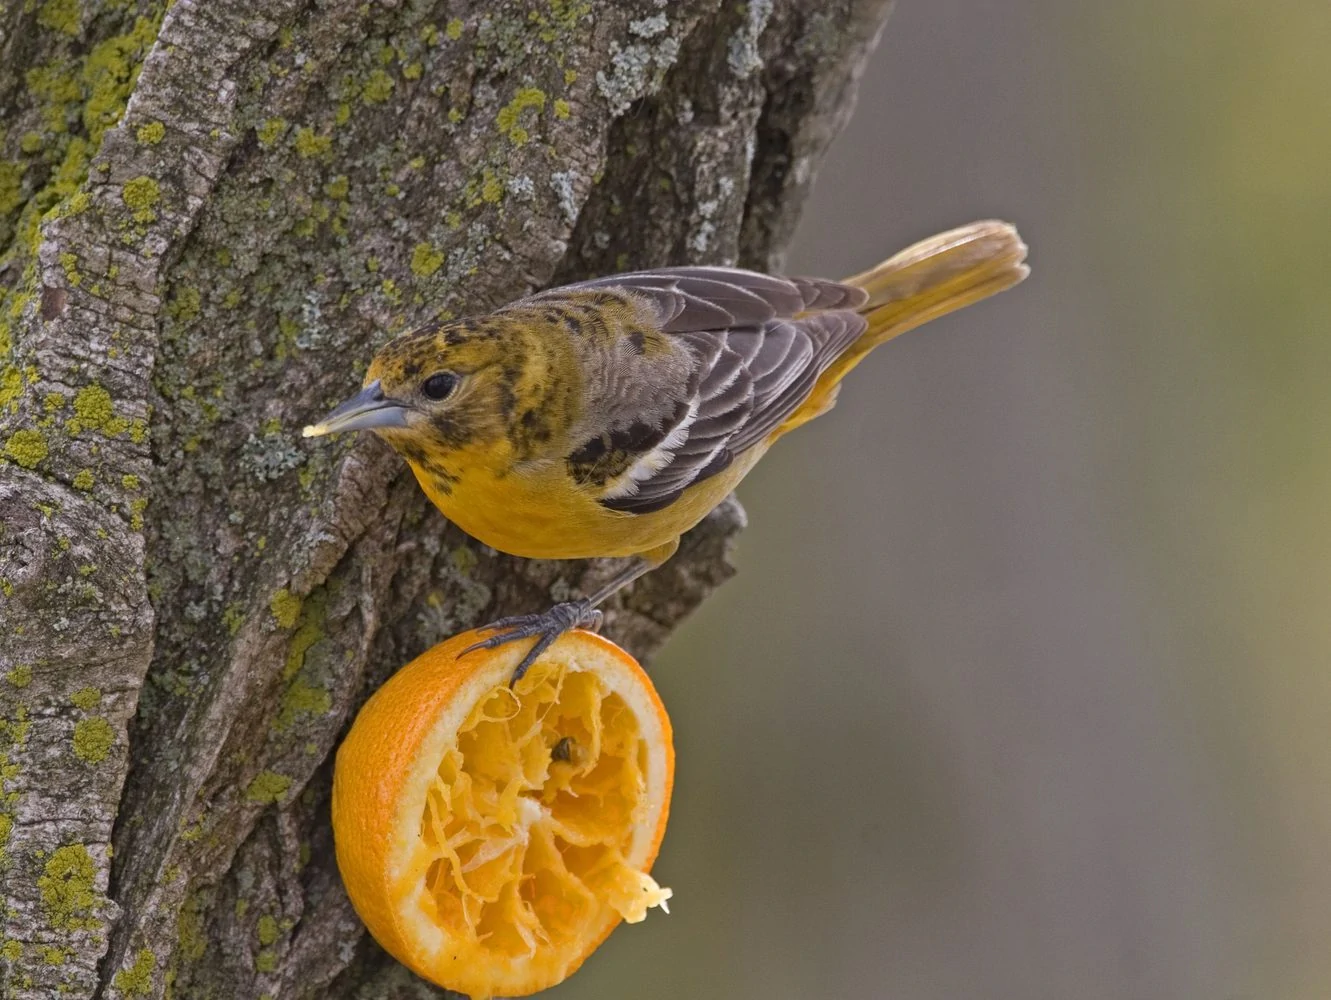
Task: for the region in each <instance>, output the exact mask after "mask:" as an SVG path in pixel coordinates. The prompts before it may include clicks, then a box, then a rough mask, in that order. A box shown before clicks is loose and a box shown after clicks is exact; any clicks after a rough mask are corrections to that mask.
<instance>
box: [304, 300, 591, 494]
mask: <svg viewBox="0 0 1331 1000" xmlns="http://www.w3.org/2000/svg"><path fill="white" fill-rule="evenodd" d="M533 333H539V331H531V330H528V329H527V328H526V324H523V323H519V322H515V321H514V320H513V319H512V318H507V317H502V316H491V317H487V318H485V319H479V320H462V321H459V322H455V323H447V324H431V325H428V326H425V327H422V328H420V329H418V330H414V331H412V332H411V333H406V334H403V335H402V336H400V337H397V338H395V339H393V340H391V341H389V342H388V343H387V344H385V345H384V346H383V347H382V348H380V349H379V353H378V354H376V355H375V356H374V360H373V361H372V362H370V367H369V370H368V371H367V372H366V373H365V383H364V388H363V389H362V390H361V391H360V392H359V393H357V394H356V395H355V396H353V397H352V398H351V399H349V400H347V401H346V402H345V403H343V404H342V405H341V406H339V407H337V408H336V409H335V410H333V411H332V412H331V413H329V414H328V416H326V417H324V419H323V420H322V421H320V422H319V423H317V424H314V425H312V426H309V427H306V428H305V430H304V435H305V436H306V437H317V436H320V435H323V434H332V433H335V432H338V431H359V430H372V431H374V432H375V433H376V434H379V435H380V436H381V437H383V438H384V439H385V440H386V441H387V442H388V443H389V444H391V445H392V446H393V447H394V448H395V449H396V450H397V451H398V452H400V453H401V454H402V455H403V456H405V457H406V458H408V459H410V460H411V461H413V462H414V463H416V464H418V465H423V466H426V467H427V468H428V467H430V466H432V465H437V464H438V463H439V462H440V461H441V460H443V459H445V458H447V457H448V456H450V455H452V454H455V453H457V452H459V451H462V450H463V449H468V450H471V449H476V450H477V452H478V453H485V452H487V451H489V452H497V451H498V450H499V449H498V446H499V445H501V444H502V443H503V442H505V441H507V442H509V443H510V444H511V445H512V446H513V449H512V451H521V450H523V448H524V446H527V447H529V446H530V444H531V443H532V439H533V437H535V438H537V439H541V438H544V439H548V438H549V437H550V436H551V433H552V430H551V423H550V422H551V420H552V419H557V418H558V417H559V416H562V414H563V411H564V410H565V409H566V406H567V400H554V399H552V398H551V393H552V391H553V388H554V387H555V386H562V387H563V388H565V389H567V388H568V387H569V386H570V379H569V377H568V376H569V373H568V372H564V371H561V372H559V373H557V374H556V373H554V372H552V371H551V364H552V359H551V358H550V357H549V356H548V355H547V353H546V352H545V351H543V350H542V349H541V347H540V344H541V341H542V339H543V338H540V337H539V336H532V334H533ZM509 454H510V455H511V454H512V452H511V451H510V452H509Z"/></svg>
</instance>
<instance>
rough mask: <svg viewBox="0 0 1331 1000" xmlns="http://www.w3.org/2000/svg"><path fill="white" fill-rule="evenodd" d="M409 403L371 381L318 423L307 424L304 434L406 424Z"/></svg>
mask: <svg viewBox="0 0 1331 1000" xmlns="http://www.w3.org/2000/svg"><path fill="white" fill-rule="evenodd" d="M407 410H408V406H407V404H406V403H403V402H401V401H399V400H396V399H389V398H388V397H387V396H385V395H384V390H383V387H382V386H381V385H380V384H379V380H378V379H375V381H373V382H371V383H370V384H369V385H367V386H366V387H365V388H364V389H362V390H361V391H360V392H358V393H356V395H354V396H352V397H351V398H350V399H348V400H347V401H346V402H345V403H343V404H342V405H341V406H339V407H338V408H337V409H336V410H334V411H333V412H332V413H330V414H328V416H326V417H324V418H323V420H321V421H319V423H317V424H311V425H310V426H308V427H306V428H305V429H304V430H303V431H301V434H302V435H303V436H304V437H307V438H310V437H322V436H323V435H325V434H336V433H338V432H339V431H367V430H375V429H377V428H381V427H406V426H407Z"/></svg>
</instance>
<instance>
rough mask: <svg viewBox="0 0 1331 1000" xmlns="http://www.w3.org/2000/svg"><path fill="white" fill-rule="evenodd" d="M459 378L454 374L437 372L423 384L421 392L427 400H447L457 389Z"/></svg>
mask: <svg viewBox="0 0 1331 1000" xmlns="http://www.w3.org/2000/svg"><path fill="white" fill-rule="evenodd" d="M457 384H458V377H457V376H456V375H454V374H453V373H452V372H435V373H434V374H433V375H431V376H430V377H429V378H427V379H426V380H425V381H424V382H423V383H421V392H422V393H423V394H424V395H425V398H426V399H433V400H435V401H438V400H441V399H447V398H448V397H449V394H450V393H452V391H453V390H454V389H456V388H457Z"/></svg>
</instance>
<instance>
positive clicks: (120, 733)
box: [0, 0, 888, 998]
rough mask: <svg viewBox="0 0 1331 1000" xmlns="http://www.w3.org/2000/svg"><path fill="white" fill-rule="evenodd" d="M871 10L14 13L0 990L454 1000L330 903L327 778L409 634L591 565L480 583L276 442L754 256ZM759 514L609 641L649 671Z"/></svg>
mask: <svg viewBox="0 0 1331 1000" xmlns="http://www.w3.org/2000/svg"><path fill="white" fill-rule="evenodd" d="M887 5H888V4H887V0H835V2H826V3H823V2H820V3H817V4H812V3H807V2H805V0H751V2H750V3H748V4H747V5H744V4H740V5H736V4H734V3H722V2H720V0H687V2H684V0H681V2H675V3H670V4H666V3H664V2H663V0H638V2H631V3H620V2H613V0H522V2H518V0H506V2H489V3H484V2H474V3H467V2H464V0H449V2H434V0H380V2H377V3H364V2H362V0H313V2H310V0H176V2H175V3H173V4H169V5H168V4H165V3H161V2H157V0H7V3H6V6H5V8H4V11H3V14H2V15H0V254H3V256H0V456H3V458H0V532H2V533H0V654H2V655H0V660H2V661H3V668H2V669H0V678H2V679H0V782H2V783H3V790H2V794H0V841H2V842H3V859H2V861H0V885H2V886H3V894H4V902H5V906H4V909H3V911H0V923H3V933H2V935H0V983H2V984H3V995H4V996H6V997H34V998H35V997H50V996H55V995H63V996H70V997H92V996H104V997H108V998H110V997H147V996H153V997H156V996H162V995H164V994H165V993H166V992H168V991H170V993H171V995H173V996H176V997H194V996H198V997H206V996H212V997H219V998H222V997H243V996H261V995H268V996H271V997H274V998H276V997H306V996H326V997H406V996H429V995H437V994H438V992H439V991H437V990H434V989H433V988H432V987H429V986H427V985H425V984H423V983H422V982H420V981H419V980H416V979H414V978H413V977H412V976H411V975H410V974H408V973H406V972H405V971H404V970H403V969H401V968H400V967H398V966H397V965H396V964H395V963H393V962H392V961H391V960H390V959H388V958H387V957H386V956H385V955H384V954H383V953H382V952H380V951H379V950H378V949H377V948H376V947H375V946H374V944H373V942H372V941H370V940H369V939H368V938H367V936H366V935H365V934H364V932H363V930H362V928H361V926H360V924H359V922H358V920H357V919H356V916H355V914H354V913H353V912H352V910H351V908H350V905H349V904H348V902H347V899H346V897H345V895H344V894H343V892H342V889H341V885H340V882H339V879H338V875H337V872H336V868H335V866H334V862H333V856H332V850H331V837H330V831H329V827H328V822H327V812H328V795H329V786H330V774H331V765H332V757H331V755H332V751H333V749H334V748H335V747H336V745H337V741H338V737H339V735H340V734H341V732H342V731H343V730H344V728H345V726H346V724H347V723H348V721H349V719H350V718H351V717H352V715H353V714H354V712H355V709H356V707H357V706H358V705H359V703H360V702H361V700H363V698H364V697H365V696H366V694H367V693H368V692H369V691H370V690H372V689H373V688H374V686H375V685H376V684H378V683H379V682H380V681H382V680H383V679H384V677H385V676H387V675H388V674H389V673H390V672H391V671H392V670H393V669H394V668H396V667H397V666H399V665H401V664H402V663H404V662H406V661H407V660H408V659H410V658H411V657H412V656H414V655H415V654H416V653H418V652H419V651H420V650H421V649H423V648H425V647H426V646H428V645H430V644H432V643H434V642H436V641H438V640H439V639H441V638H443V637H444V636H446V635H449V634H451V633H454V632H457V631H459V630H461V629H463V628H466V627H469V626H471V625H474V624H477V623H479V622H481V621H482V620H484V619H487V618H490V617H493V616H496V615H499V614H503V613H510V612H513V611H515V610H519V609H531V608H534V607H538V606H541V605H543V604H545V603H546V602H547V601H549V600H551V599H552V598H560V597H563V596H565V595H566V594H569V593H570V592H572V591H575V590H577V589H580V588H583V587H585V586H586V585H587V583H588V582H589V581H591V580H594V579H595V578H596V576H597V575H598V574H600V573H603V572H605V569H606V567H604V566H600V565H597V564H594V563H592V564H576V563H541V562H522V561H519V560H513V559H509V558H507V557H504V556H500V555H497V554H495V553H494V552H493V551H491V550H488V549H486V548H484V547H483V546H480V545H479V544H477V543H475V542H473V541H471V540H470V539H468V538H467V537H465V536H464V535H463V534H462V533H461V532H459V531H458V530H457V529H456V528H454V527H452V526H451V525H449V524H447V523H446V522H445V521H444V520H443V519H442V518H441V517H440V516H439V515H438V514H437V513H436V512H435V511H434V510H433V509H432V508H431V507H430V506H429V505H428V504H427V503H426V502H425V500H424V499H423V497H422V496H421V495H420V493H419V491H418V490H417V489H416V487H415V485H414V483H413V482H411V481H410V477H409V476H405V475H403V473H402V466H401V465H400V463H399V462H398V460H397V459H396V458H395V457H394V456H393V455H392V454H391V453H390V452H389V451H388V450H387V449H386V448H384V447H383V446H381V445H380V444H378V443H377V442H376V441H374V440H372V439H370V438H368V437H361V438H358V439H355V440H338V441H332V442H322V441H321V442H318V443H309V442H304V441H302V440H301V439H300V438H299V437H298V428H299V427H300V426H301V425H302V424H303V423H305V422H306V421H308V420H309V419H310V418H311V417H313V416H315V415H316V414H319V413H320V412H321V411H323V410H324V409H325V408H326V407H328V406H329V405H331V404H332V403H334V402H336V401H337V400H338V399H340V398H341V397H343V396H345V395H346V394H347V393H348V392H349V390H351V389H352V388H353V387H354V386H355V385H356V384H358V381H359V377H360V373H361V372H362V371H363V370H364V367H365V365H366V363H367V362H368V360H369V357H370V355H371V353H372V351H373V349H374V346H375V345H376V344H377V343H380V342H382V340H383V339H384V338H385V337H386V336H388V335H389V334H391V333H393V332H395V331H399V330H402V329H404V328H407V327H409V326H411V325H413V324H415V323H418V322H420V321H422V320H425V319H428V318H430V317H434V316H439V315H450V314H451V315H460V314H464V313H470V312H475V311H479V310H484V309H487V308H490V307H493V306H496V305H499V304H501V303H502V302H504V301H506V300H508V299H511V298H513V297H515V296H517V295H520V294H522V293H524V292H527V291H530V290H531V289H533V288H535V287H538V286H540V285H543V284H547V283H549V282H551V281H552V280H556V279H566V278H574V277H578V276H583V275H588V274H591V273H602V272H606V271H610V270H616V269H623V268H626V267H636V266H645V265H655V264H664V263H678V262H683V261H705V262H735V261H740V262H743V263H746V264H750V265H755V266H759V267H768V266H773V265H775V264H776V263H777V262H778V261H779V256H778V255H779V252H780V249H781V245H782V243H783V241H784V240H785V238H786V237H787V236H788V235H789V234H790V232H791V230H792V228H793V225H794V222H795V218H796V213H797V210H798V207H799V205H800V202H801V201H802V198H803V195H804V193H805V191H806V190H807V187H808V184H809V183H810V180H811V176H812V172H813V168H814V166H815V165H816V163H817V161H818V158H819V157H820V155H821V154H822V152H823V150H824V149H825V147H826V145H827V143H828V142H829V141H830V139H831V137H832V136H833V135H834V134H835V132H836V131H837V129H838V128H839V126H840V124H841V123H842V122H843V121H844V118H845V116H846V115H847V114H848V113H849V105H850V100H851V96H852V93H853V90H854V84H855V79H856V77H857V75H858V71H859V68H860V67H861V65H862V63H863V60H864V59H865V57H866V56H867V54H868V52H869V51H870V49H871V48H872V45H873V42H874V39H875V37H876V35H877V32H878V29H879V27H880V25H881V23H882V20H883V18H884V17H885V15H886V12H887V10H886V9H887ZM742 523H743V514H742V511H741V510H740V508H739V507H738V505H736V504H735V503H734V502H733V501H732V502H729V503H727V504H725V505H723V506H722V507H721V508H720V509H719V510H718V511H717V512H716V513H715V514H713V515H712V517H710V518H709V519H708V520H707V521H706V522H704V523H703V524H702V525H701V526H700V527H699V528H698V529H697V530H696V531H695V532H693V533H692V534H691V535H690V536H689V537H688V538H687V539H686V542H685V545H684V548H683V549H682V551H681V552H680V554H679V555H678V556H676V558H675V559H674V560H673V561H672V562H671V563H670V564H669V565H668V566H667V567H666V568H665V569H664V570H662V571H660V572H658V573H656V574H654V575H652V576H650V577H648V578H647V579H645V580H644V581H642V582H641V583H640V585H639V586H637V587H636V588H635V589H634V590H633V591H632V592H631V593H629V594H628V595H627V596H626V597H625V598H624V599H623V600H622V602H621V604H619V605H618V606H616V607H615V608H612V609H611V610H610V613H609V615H608V624H607V628H608V631H609V632H610V634H612V635H614V636H615V637H616V638H617V639H619V640H620V641H622V642H624V643H626V644H627V646H628V647H629V648H630V649H632V650H633V651H634V652H635V653H637V654H639V655H643V656H645V655H647V654H650V653H651V652H652V651H653V650H654V649H655V648H656V647H657V646H659V644H660V643H661V642H662V641H663V640H664V638H665V637H666V635H667V633H668V632H669V630H670V628H671V627H672V626H673V625H674V624H675V623H676V622H678V621H679V620H680V619H681V618H682V617H683V616H684V615H685V614H687V613H688V612H689V611H690V610H691V609H692V608H693V607H694V606H696V604H697V603H698V602H699V601H700V600H701V599H702V598H703V597H704V596H705V595H706V594H707V593H708V592H709V591H710V590H711V589H712V588H713V587H715V586H716V585H718V584H719V583H720V582H721V581H722V580H724V579H725V577H726V576H727V575H728V574H729V572H730V570H729V568H728V566H727V562H726V553H727V549H728V547H729V545H730V543H731V540H732V538H733V536H734V534H735V532H736V531H737V530H738V529H739V528H740V527H741V526H742ZM113 848H114V850H113Z"/></svg>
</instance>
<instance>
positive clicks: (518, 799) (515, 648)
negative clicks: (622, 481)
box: [333, 631, 675, 998]
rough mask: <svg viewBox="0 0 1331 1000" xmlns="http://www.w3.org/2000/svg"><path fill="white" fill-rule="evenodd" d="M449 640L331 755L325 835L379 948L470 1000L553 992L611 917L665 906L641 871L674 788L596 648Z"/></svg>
mask: <svg viewBox="0 0 1331 1000" xmlns="http://www.w3.org/2000/svg"><path fill="white" fill-rule="evenodd" d="M483 637H484V633H483V632H468V633H464V634H463V635H458V636H454V637H453V638H452V639H449V640H448V641H447V642H444V643H441V644H440V645H438V646H435V647H434V648H433V649H430V650H428V651H427V652H425V653H423V654H422V655H421V656H420V657H418V658H417V659H415V660H413V661H412V662H411V663H409V664H408V665H407V666H405V667H403V668H402V669H401V670H400V671H398V673H396V674H395V675H394V676H393V677H391V678H390V679H389V680H388V681H387V683H385V684H384V685H383V686H382V687H381V688H380V689H379V690H378V691H376V692H375V693H374V695H373V696H371V698H370V699H369V701H367V702H366V703H365V706H364V708H362V709H361V712H360V714H359V715H358V716H357V718H356V721H355V723H354V724H353V725H352V727H351V731H350V732H349V733H348V734H347V738H346V740H345V741H344V742H343V744H342V746H341V748H340V749H339V750H338V754H337V764H336V770H335V773H334V778H333V835H334V842H335V844H336V849H337V862H338V867H339V868H340V869H341V872H342V878H343V881H344V883H345V884H346V888H347V893H348V894H349V895H350V897H351V901H352V904H353V905H354V906H355V908H356V911H357V912H358V913H359V914H360V916H361V919H362V920H364V922H365V925H366V926H367V927H368V928H369V930H370V933H371V934H373V935H374V937H375V939H376V940H377V941H378V942H379V944H381V945H382V946H383V947H384V949H385V950H387V951H388V952H389V953H390V954H392V955H393V956H394V957H395V958H397V959H398V960H399V961H400V962H402V963H403V964H404V965H406V966H407V967H408V968H410V969H411V970H412V971H414V972H415V973H417V974H418V975H420V976H422V977H424V978H426V979H428V980H430V981H431V982H433V983H436V984H437V985H440V986H443V987H446V988H448V989H452V990H456V991H458V992H460V993H465V994H468V995H469V996H471V997H473V998H486V997H491V996H526V995H529V994H531V993H535V992H537V991H539V990H542V989H546V988H548V987H550V986H553V985H555V984H556V983H559V982H562V981H563V980H564V979H565V978H566V977H567V976H569V975H570V974H571V973H572V972H574V971H575V970H576V969H577V968H578V966H579V965H581V964H582V962H583V961H584V960H585V959H586V957H587V956H588V955H590V954H591V953H592V951H594V950H595V949H596V947H597V946H598V945H599V944H600V943H601V942H602V941H604V940H605V938H606V937H607V936H608V935H609V934H610V932H611V931H612V930H614V928H615V927H616V926H617V925H618V924H619V923H620V921H628V922H630V923H635V922H637V921H640V920H642V919H643V918H644V917H645V916H646V913H647V911H648V910H649V909H650V908H651V907H653V906H661V907H662V909H665V902H666V900H667V899H669V898H670V894H671V893H670V890H669V889H665V888H662V887H660V886H658V885H657V883H656V882H655V881H654V880H653V879H652V877H651V875H650V874H649V872H650V870H651V866H652V863H653V861H655V859H656V854H657V851H658V849H659V848H660V845H661V838H662V836H663V835H664V833H665V826H666V817H667V815H668V813H669V808H670V793H671V787H672V784H673V781H674V766H675V758H674V749H673V746H672V743H671V731H670V720H669V718H668V717H667V716H666V712H665V708H664V706H663V705H662V704H661V700H660V698H659V697H658V696H657V694H656V691H655V689H654V688H653V687H652V684H651V681H650V680H649V679H648V677H647V675H646V673H644V672H643V670H642V668H641V667H640V666H639V665H638V663H637V661H635V660H634V659H633V658H632V657H631V656H629V655H628V654H627V653H626V652H624V651H623V650H622V649H620V648H619V647H618V646H616V645H615V644H614V643H612V642H610V641H609V640H607V639H603V638H601V637H600V636H598V635H595V634H593V633H590V632H583V631H574V632H570V633H567V634H566V635H564V636H563V637H561V638H560V639H559V640H558V641H557V642H556V643H555V644H554V645H553V646H551V647H550V649H549V650H547V651H546V652H545V653H544V654H543V655H542V656H541V657H540V658H539V659H538V660H537V661H536V662H535V663H534V664H533V665H532V667H531V668H530V669H529V670H528V671H527V674H526V675H525V676H524V677H523V678H522V679H521V680H520V681H518V682H517V684H516V685H514V686H513V687H512V688H510V687H509V683H508V682H509V678H510V677H511V676H512V674H513V670H514V668H515V667H516V665H517V663H518V661H519V660H520V659H521V658H522V655H523V653H524V652H525V645H526V644H525V643H512V644H506V645H503V646H500V647H499V648H497V649H494V650H486V649H477V650H474V651H472V652H468V653H465V655H464V650H466V649H467V647H469V646H471V645H472V644H473V643H475V642H476V641H477V640H478V639H479V638H483Z"/></svg>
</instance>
